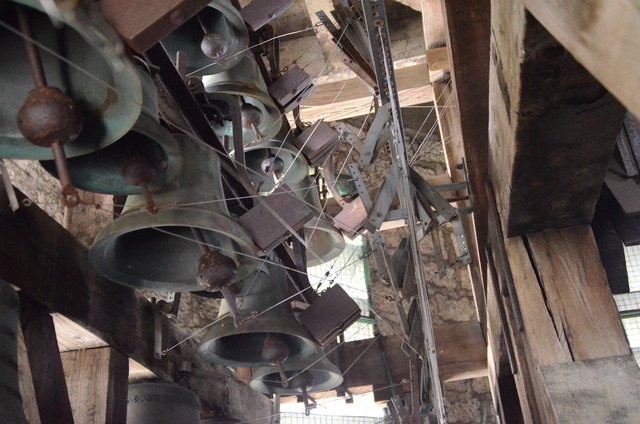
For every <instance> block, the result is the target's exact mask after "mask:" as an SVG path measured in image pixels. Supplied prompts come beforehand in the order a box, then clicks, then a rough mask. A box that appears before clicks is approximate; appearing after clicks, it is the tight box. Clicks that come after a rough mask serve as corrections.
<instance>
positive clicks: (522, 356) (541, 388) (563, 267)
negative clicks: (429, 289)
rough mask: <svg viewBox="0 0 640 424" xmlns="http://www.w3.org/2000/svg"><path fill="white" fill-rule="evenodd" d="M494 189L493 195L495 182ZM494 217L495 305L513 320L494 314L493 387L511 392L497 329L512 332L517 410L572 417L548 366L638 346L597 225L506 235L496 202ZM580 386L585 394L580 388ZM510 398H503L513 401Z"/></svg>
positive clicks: (555, 418)
mask: <svg viewBox="0 0 640 424" xmlns="http://www.w3.org/2000/svg"><path fill="white" fill-rule="evenodd" d="M489 194H490V195H489V198H491V197H492V196H491V191H490V190H489ZM492 204H493V202H490V205H492ZM489 218H490V219H489V223H490V225H489V235H490V243H489V246H490V258H491V259H492V260H491V261H490V265H491V266H492V267H493V263H494V262H495V267H493V270H494V271H495V272H492V273H489V274H490V275H491V277H492V278H493V277H494V276H495V278H496V280H497V283H498V284H496V285H492V287H493V288H495V290H489V293H490V294H491V296H492V299H491V302H490V303H489V304H490V305H491V308H490V309H489V311H490V312H491V311H495V309H494V307H493V305H494V303H498V305H497V306H500V304H501V306H502V307H503V310H504V317H505V321H506V322H499V321H500V318H499V315H500V313H496V312H493V313H491V314H490V317H489V320H488V328H489V345H488V348H489V350H490V351H491V355H489V377H490V381H491V384H492V391H493V393H494V396H497V397H499V398H500V402H502V401H503V400H504V397H505V396H506V395H508V393H507V392H505V389H508V390H512V389H513V382H512V381H511V379H510V378H508V377H509V376H508V375H507V374H506V371H508V368H507V369H505V366H504V365H503V364H501V363H502V362H503V361H504V359H502V360H501V359H500V357H501V355H502V354H504V353H505V352H502V351H501V349H504V347H502V346H501V343H500V342H499V341H497V340H496V338H495V334H496V333H501V332H502V333H507V334H508V336H509V337H508V338H506V339H505V343H508V345H509V346H507V347H506V349H508V350H509V352H508V353H507V355H512V365H511V367H512V369H511V371H512V372H513V373H514V375H513V380H514V381H515V388H516V389H517V395H518V399H519V403H520V411H517V410H512V411H511V412H510V414H513V413H515V414H516V415H517V417H520V414H521V417H522V419H523V421H524V422H525V423H558V422H567V421H566V419H562V417H561V415H558V414H559V413H558V411H559V409H558V407H559V405H560V403H561V402H562V401H563V400H558V399H557V398H555V399H554V397H553V396H550V391H549V386H548V381H547V379H546V376H545V374H544V369H545V367H556V366H560V365H562V364H580V363H582V362H581V361H590V360H593V359H598V358H609V359H611V357H615V356H624V355H629V353H630V349H629V345H628V342H627V340H626V337H625V334H624V330H623V328H622V325H621V322H620V319H619V316H618V312H617V309H616V306H615V303H614V301H613V298H612V296H611V293H610V291H609V289H608V285H607V281H606V275H605V273H604V270H603V268H602V265H601V262H600V258H599V253H598V249H597V246H596V244H595V239H594V237H593V234H592V231H591V228H590V227H589V226H588V225H583V226H575V227H569V228H563V229H549V230H545V231H542V232H537V233H530V234H527V235H525V236H517V237H511V238H506V239H504V238H503V236H502V232H501V226H500V223H499V217H498V214H497V211H496V210H495V207H493V208H491V213H490V214H489ZM490 280H491V279H490ZM490 282H491V283H493V281H490ZM496 291H497V293H496ZM494 330H495V331H494ZM494 350H498V352H493V351H494ZM570 367H571V366H570ZM579 368H580V367H579V366H577V365H576V366H575V367H574V369H576V370H577V369H579ZM622 368H623V366H622V365H621V366H620V368H616V369H613V368H612V369H611V373H615V374H617V375H619V376H620V378H621V379H622V380H624V381H621V384H622V385H632V384H638V382H637V376H636V375H635V374H629V375H626V374H625V373H623V372H621V370H622ZM573 377H575V378H579V376H578V375H574V376H573ZM556 389H557V386H555V388H554V390H556ZM573 394H574V395H575V396H576V398H577V399H580V395H579V394H578V393H577V391H574V392H573ZM564 399H566V398H564ZM509 401H510V399H506V402H507V403H506V404H505V403H504V402H503V403H502V406H505V405H507V406H509V403H508V402H509ZM559 402H560V403H559ZM575 403H576V405H578V404H584V403H588V401H586V399H585V400H578V401H576V402H575ZM612 405H613V403H610V404H603V403H599V407H600V408H603V409H606V410H607V411H608V413H615V411H614V410H613V409H612ZM505 414H506V412H505ZM634 414H635V411H633V413H630V414H628V417H633V416H635V415H634ZM628 417H627V416H623V417H622V418H621V419H620V422H624V423H627V422H629V423H630V422H633V420H632V419H631V420H629V419H628ZM514 422H518V421H517V420H516V421H514ZM617 422H618V421H617Z"/></svg>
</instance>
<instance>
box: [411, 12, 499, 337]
mask: <svg viewBox="0 0 640 424" xmlns="http://www.w3.org/2000/svg"><path fill="white" fill-rule="evenodd" d="M487 2H488V1H487V0H474V1H469V2H456V1H453V2H449V1H445V0H426V1H424V2H423V4H422V16H423V27H424V36H425V46H426V47H427V52H429V51H430V50H433V49H441V48H446V49H447V52H448V62H449V65H450V69H442V70H441V69H435V68H434V69H430V72H429V74H430V78H431V80H432V85H433V92H434V99H435V100H434V104H435V106H436V113H437V117H438V125H439V128H440V135H441V138H442V142H443V145H444V151H445V157H446V161H447V168H448V170H449V174H450V175H451V178H452V179H453V181H455V182H459V181H464V178H465V177H464V174H463V172H462V170H461V169H459V168H458V165H459V164H461V163H462V162H463V160H464V161H466V162H467V164H468V170H469V182H470V186H471V195H472V197H473V203H474V205H473V206H474V214H473V216H464V217H463V218H462V223H463V226H464V230H465V234H466V237H467V241H468V247H469V252H470V254H471V258H472V259H471V260H472V262H471V265H470V266H469V271H470V277H471V284H472V288H473V294H474V299H475V304H476V311H477V313H478V319H479V320H480V322H481V323H482V326H483V328H484V327H485V319H486V312H485V311H486V306H485V289H484V284H483V282H484V276H483V272H484V268H485V266H484V264H485V262H486V259H485V253H484V250H485V248H484V245H485V244H486V216H487V215H486V209H487V207H486V200H485V196H484V184H485V181H486V175H487V160H486V158H487V135H486V134H487V122H488V120H487V103H488V101H487V92H488V82H487V81H488V70H489V55H488V46H487V42H488V40H489V20H488V16H489V15H488V11H489V8H488V5H487ZM460 100H462V103H460Z"/></svg>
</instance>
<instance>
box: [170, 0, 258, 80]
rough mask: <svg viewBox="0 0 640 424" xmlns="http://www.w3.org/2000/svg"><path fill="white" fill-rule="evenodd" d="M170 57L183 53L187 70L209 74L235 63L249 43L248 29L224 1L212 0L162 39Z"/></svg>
mask: <svg viewBox="0 0 640 424" xmlns="http://www.w3.org/2000/svg"><path fill="white" fill-rule="evenodd" d="M162 45H163V46H164V47H165V48H166V49H167V52H168V53H169V54H170V55H172V56H174V57H175V55H176V53H177V52H178V51H183V52H185V53H186V56H187V73H188V74H191V75H197V76H201V75H209V74H215V73H217V72H220V71H223V70H225V69H228V68H230V67H232V66H235V65H236V64H237V63H238V61H239V60H240V59H241V52H242V51H244V50H245V49H247V47H248V46H249V32H248V31H247V27H246V26H245V24H244V21H243V19H242V16H240V13H239V12H238V11H237V10H236V8H235V7H233V5H232V4H231V2H230V1H228V0H213V1H212V2H210V3H209V5H208V6H207V7H205V8H204V9H203V10H202V11H200V12H199V13H198V15H197V16H194V17H193V18H191V19H189V20H188V21H187V22H185V23H184V24H183V25H181V26H180V27H179V28H178V29H176V30H175V31H173V32H172V33H171V34H169V35H168V36H166V37H165V38H164V39H163V40H162Z"/></svg>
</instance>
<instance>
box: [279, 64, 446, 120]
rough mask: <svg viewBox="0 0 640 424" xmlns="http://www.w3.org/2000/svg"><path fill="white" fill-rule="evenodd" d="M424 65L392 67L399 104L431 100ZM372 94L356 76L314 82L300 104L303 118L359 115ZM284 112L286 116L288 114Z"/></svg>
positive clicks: (431, 92)
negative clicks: (328, 81)
mask: <svg viewBox="0 0 640 424" xmlns="http://www.w3.org/2000/svg"><path fill="white" fill-rule="evenodd" d="M426 69H427V68H426V65H425V64H419V65H413V66H407V67H404V68H399V69H397V70H396V81H397V84H398V97H399V99H400V106H413V105H418V104H422V103H429V102H432V101H433V90H432V89H431V86H430V82H429V78H428V74H427V72H426ZM372 99H373V94H372V93H371V92H370V91H369V90H367V88H365V86H364V84H363V83H362V82H360V81H359V80H358V78H355V77H354V78H349V79H347V80H344V81H335V82H330V83H326V84H319V85H317V86H316V90H315V92H314V93H313V94H312V95H311V96H309V98H308V99H307V100H305V102H304V104H303V105H302V106H301V107H300V116H301V118H302V120H303V121H305V122H315V121H317V120H319V119H324V120H325V121H337V120H341V119H347V118H352V117H354V116H362V115H366V114H368V113H369V111H370V110H371V101H372ZM290 115H291V114H288V115H287V116H289V120H290V121H292V118H291V116H290Z"/></svg>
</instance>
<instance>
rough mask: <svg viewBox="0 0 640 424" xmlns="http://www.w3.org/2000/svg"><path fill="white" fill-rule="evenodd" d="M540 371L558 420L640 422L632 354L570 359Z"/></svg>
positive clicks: (638, 372)
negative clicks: (567, 361) (567, 362)
mask: <svg viewBox="0 0 640 424" xmlns="http://www.w3.org/2000/svg"><path fill="white" fill-rule="evenodd" d="M541 371H542V376H543V379H544V385H545V391H546V392H547V393H548V395H549V398H550V399H551V404H552V408H553V413H554V416H555V419H556V420H557V422H560V423H607V422H611V423H619V424H627V423H629V424H631V423H637V422H640V408H638V398H640V384H638V382H640V369H638V364H637V363H636V360H635V358H634V357H633V355H624V356H613V357H609V358H603V359H595V360H589V361H579V362H571V363H569V364H560V365H554V366H548V367H543V368H542V370H541ZM621 376H622V377H623V378H620V377H621ZM594 382H597V384H594Z"/></svg>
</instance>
